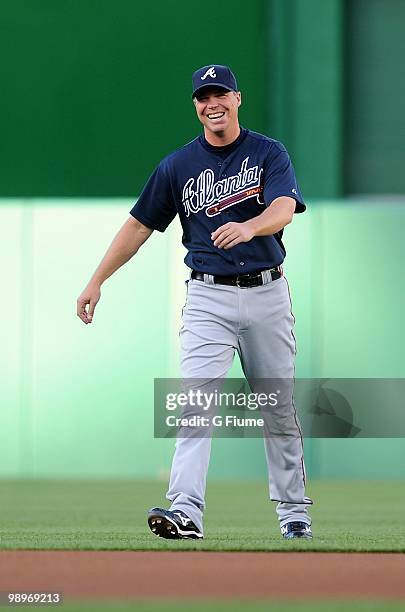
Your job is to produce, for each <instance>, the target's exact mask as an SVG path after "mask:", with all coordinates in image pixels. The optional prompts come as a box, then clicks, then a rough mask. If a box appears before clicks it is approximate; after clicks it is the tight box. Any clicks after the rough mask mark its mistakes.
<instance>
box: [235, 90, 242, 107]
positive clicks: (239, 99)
mask: <svg viewBox="0 0 405 612" xmlns="http://www.w3.org/2000/svg"><path fill="white" fill-rule="evenodd" d="M235 93H236V97H237V99H238V106H240V105H241V104H242V94H241V93H240V91H236V92H235Z"/></svg>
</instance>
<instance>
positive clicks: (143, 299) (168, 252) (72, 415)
mask: <svg viewBox="0 0 405 612" xmlns="http://www.w3.org/2000/svg"><path fill="white" fill-rule="evenodd" d="M129 206H130V201H129V200H128V201H123V200H116V201H114V200H104V204H103V201H95V202H89V201H71V200H68V201H63V200H59V201H52V202H47V201H45V202H44V201H41V200H38V201H35V200H34V201H32V202H31V205H30V206H27V205H26V203H25V202H24V201H18V202H15V201H13V202H7V201H4V200H3V201H1V202H0V262H1V263H0V266H1V274H2V279H3V280H2V296H4V297H3V299H2V300H1V301H0V337H1V348H0V377H1V385H0V408H1V428H0V476H4V477H7V476H10V477H18V476H26V477H27V476H38V477H40V476H55V477H62V476H67V477H68V476H71V477H86V476H93V477H129V476H134V477H135V476H136V477H140V478H141V477H159V476H161V477H163V478H165V477H166V476H167V473H168V470H169V468H170V463H171V455H172V451H173V446H174V441H173V440H154V438H153V378H154V377H165V378H166V377H174V376H176V375H178V363H179V339H178V330H179V327H180V312H181V306H182V305H183V304H184V299H185V287H184V282H182V281H184V279H185V278H186V275H187V272H186V269H185V267H184V265H183V263H182V260H183V256H184V249H183V248H182V247H181V246H179V242H180V236H181V227H180V224H179V223H178V221H177V220H176V221H174V222H173V223H172V224H171V226H170V227H169V229H168V230H167V232H166V233H165V234H164V235H161V234H160V233H158V232H155V233H154V234H153V236H152V237H151V238H150V240H149V241H148V242H147V244H145V245H144V247H143V248H142V249H141V250H140V252H139V253H138V254H137V255H136V256H135V258H134V260H133V261H131V262H130V263H129V264H128V265H126V266H124V267H123V268H122V269H121V270H119V271H118V272H117V273H116V274H115V275H114V276H113V277H112V278H111V279H109V280H108V281H107V282H106V283H105V285H104V286H103V289H102V299H101V301H100V303H99V304H98V306H97V310H96V316H95V319H94V322H93V323H92V325H91V326H85V325H83V324H82V323H81V322H80V321H79V320H78V319H77V317H76V315H75V300H76V297H77V295H78V294H79V292H80V291H81V289H82V287H83V286H84V285H85V283H86V282H87V280H88V276H89V270H92V269H93V268H94V267H95V266H96V264H97V262H98V261H99V259H100V254H101V253H102V252H103V251H104V250H105V248H106V245H107V244H108V243H109V242H110V239H111V234H112V232H115V230H116V229H118V227H119V226H120V224H121V222H122V220H123V218H125V217H126V214H127V211H128V208H129ZM404 223H405V207H404V206H398V205H396V204H390V203H389V202H385V201H383V200H381V202H380V204H379V205H377V203H375V204H372V205H367V204H364V203H363V204H362V203H360V202H357V203H355V204H352V206H347V205H346V204H345V203H344V202H342V201H336V202H332V201H327V202H325V203H319V204H317V205H314V204H312V203H311V204H310V206H309V208H308V211H307V212H306V213H305V214H304V215H298V216H297V217H296V219H294V222H293V223H292V224H291V225H290V226H288V228H287V230H286V244H287V249H288V253H289V257H288V260H287V262H286V265H285V270H286V274H287V276H288V279H289V282H290V286H291V291H292V299H293V307H294V313H295V315H296V319H297V323H296V328H295V332H296V336H297V342H298V353H297V376H299V377H309V376H313V377H321V378H329V377H345V376H348V377H388V378H389V377H399V378H401V377H404V376H405V372H404V367H405V366H404V359H403V356H402V353H403V346H404V343H405V337H404V327H403V326H401V320H402V315H403V303H404V299H405V289H404V285H403V283H400V282H398V279H400V278H401V275H402V269H403V230H402V228H403V226H404ZM89 228H92V230H91V233H90V234H89ZM377 234H379V235H380V247H381V248H382V249H383V250H384V252H386V253H387V257H386V259H385V260H382V259H381V258H380V256H379V253H378V252H377V250H376V248H375V236H376V235H377ZM343 240H344V249H343V248H342V241H343ZM337 254H338V255H339V257H337V256H336V255H337ZM162 262H163V264H162ZM151 279H153V280H151ZM232 375H234V376H240V375H241V368H240V365H239V363H238V360H235V365H234V367H233V369H232ZM386 409H387V407H386V406H385V405H383V404H382V405H381V418H384V414H385V411H386ZM306 449H307V454H306V461H307V467H308V473H309V474H310V475H311V476H325V477H328V476H344V477H351V476H354V477H368V478H377V477H378V478H380V477H381V478H390V477H392V478H398V477H402V478H404V477H405V443H404V439H400V438H398V439H389V440H367V439H355V440H336V441H335V440H327V439H326V440H308V439H307V440H306ZM265 474H266V468H265V459H264V448H263V441H262V440H261V439H253V440H252V439H250V440H248V439H244V440H231V441H228V440H215V441H214V452H213V458H212V464H211V477H216V478H235V479H237V478H243V477H251V478H259V477H260V478H262V479H263V483H265V480H266V476H265ZM264 486H265V485H264Z"/></svg>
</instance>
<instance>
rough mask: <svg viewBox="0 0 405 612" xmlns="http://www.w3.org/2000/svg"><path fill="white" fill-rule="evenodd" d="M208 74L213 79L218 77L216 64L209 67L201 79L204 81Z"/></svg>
mask: <svg viewBox="0 0 405 612" xmlns="http://www.w3.org/2000/svg"><path fill="white" fill-rule="evenodd" d="M207 76H210V77H211V78H212V79H216V78H217V75H216V72H215V68H214V66H213V67H212V68H208V70H207V72H206V73H205V74H204V76H202V77H201V80H202V81H204V80H205V79H206V78H207Z"/></svg>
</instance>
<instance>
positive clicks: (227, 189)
mask: <svg viewBox="0 0 405 612" xmlns="http://www.w3.org/2000/svg"><path fill="white" fill-rule="evenodd" d="M248 163H249V157H246V159H244V160H243V162H242V164H241V167H240V172H238V174H235V175H234V176H228V177H227V178H223V179H220V180H219V181H217V182H215V175H214V172H213V171H212V170H211V169H209V168H207V169H206V170H203V171H202V172H201V173H200V174H199V176H198V178H197V180H195V179H194V178H189V179H188V181H187V182H186V184H185V185H184V187H183V195H182V202H183V206H184V210H185V212H186V216H187V217H189V216H190V213H198V212H199V211H200V210H203V209H204V208H205V214H206V215H207V216H208V217H214V216H215V215H219V213H220V212H222V211H223V210H225V208H229V207H230V206H234V205H235V204H238V203H239V202H243V201H244V200H247V199H249V198H251V197H252V196H257V201H258V202H259V203H260V204H263V199H262V198H261V196H260V194H261V193H262V191H263V186H262V185H261V176H262V172H263V169H261V170H260V171H259V166H252V167H250V168H249V167H248Z"/></svg>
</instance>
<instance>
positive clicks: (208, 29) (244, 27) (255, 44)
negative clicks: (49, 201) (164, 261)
mask: <svg viewBox="0 0 405 612" xmlns="http://www.w3.org/2000/svg"><path fill="white" fill-rule="evenodd" d="M264 5H265V0H251V1H250V2H245V1H244V0H223V1H222V2H220V3H217V4H216V6H215V7H210V6H208V5H206V6H202V5H200V4H196V3H195V2H190V1H188V0H175V1H171V2H170V1H169V2H168V1H167V0H156V1H155V2H151V3H146V4H145V3H144V2H137V1H136V0H116V1H115V2H111V0H64V1H63V2H62V1H55V0H35V2H27V1H26V0H2V2H1V3H0V56H1V57H2V62H1V69H0V70H1V73H0V87H1V95H0V116H1V118H2V128H1V141H2V146H1V147H0V168H1V173H0V197H10V196H57V197H65V196H68V197H78V196H79V197H86V196H97V197H117V196H126V197H135V196H137V195H138V194H139V192H140V190H141V188H142V186H143V184H144V182H145V180H146V179H147V177H148V176H149V174H150V173H151V172H152V170H153V168H154V167H155V165H156V164H157V163H158V162H159V160H160V159H161V158H162V157H163V156H164V155H166V154H167V153H169V152H170V151H172V150H173V149H175V148H177V147H179V146H181V145H182V144H184V143H185V142H188V141H190V140H192V139H193V138H194V137H195V136H196V135H197V134H198V133H199V131H200V124H199V123H198V120H197V118H196V117H195V111H194V107H193V105H192V102H191V95H190V94H191V74H192V72H193V71H194V70H195V69H196V68H198V67H200V66H201V65H204V64H208V63H210V62H216V63H225V64H230V65H231V66H232V68H233V69H234V70H235V72H236V74H237V75H238V79H239V87H240V88H241V89H242V90H243V91H245V92H246V96H245V102H246V103H245V105H244V106H243V109H242V111H241V120H242V122H243V123H244V124H246V125H248V126H249V127H250V128H251V129H254V130H258V131H263V130H264V129H265V115H266V113H265V106H266V104H265V102H266V100H265V95H266V92H265V80H266V74H265V62H266V46H265V31H266V27H267V24H266V23H265V21H264V19H263V14H264Z"/></svg>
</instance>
